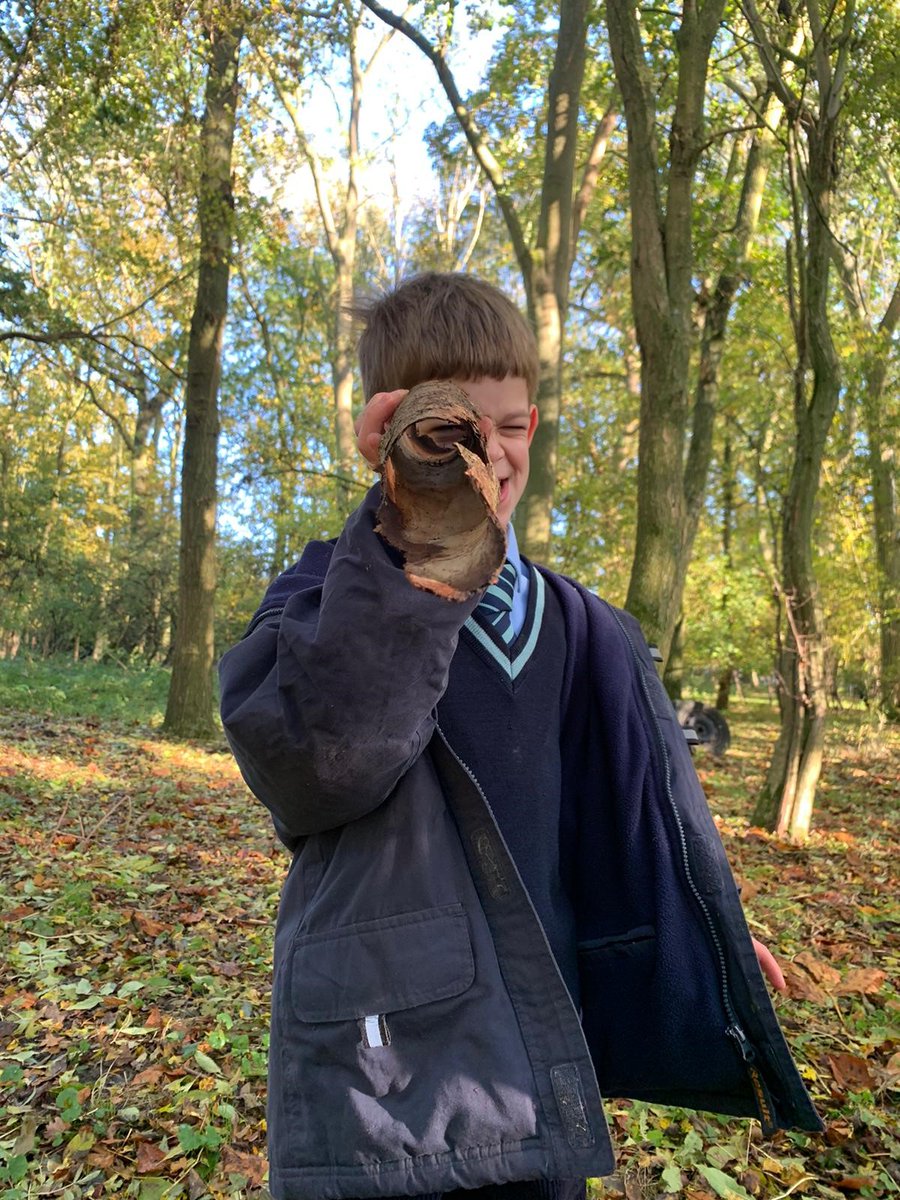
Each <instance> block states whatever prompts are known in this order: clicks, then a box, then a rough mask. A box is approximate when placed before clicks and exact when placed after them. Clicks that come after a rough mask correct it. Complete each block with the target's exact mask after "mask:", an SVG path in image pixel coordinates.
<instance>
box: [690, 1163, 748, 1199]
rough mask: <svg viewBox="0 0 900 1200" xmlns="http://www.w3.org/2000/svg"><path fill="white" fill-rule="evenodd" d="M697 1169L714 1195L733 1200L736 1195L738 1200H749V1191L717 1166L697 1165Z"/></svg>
mask: <svg viewBox="0 0 900 1200" xmlns="http://www.w3.org/2000/svg"><path fill="white" fill-rule="evenodd" d="M698 1170H699V1171H700V1174H701V1175H702V1176H703V1178H704V1179H705V1180H706V1182H707V1183H708V1184H709V1186H710V1187H711V1188H712V1189H713V1191H714V1192H715V1193H716V1195H717V1196H722V1197H723V1200H734V1198H735V1197H736V1196H737V1197H739V1200H750V1194H749V1192H747V1191H746V1189H745V1188H743V1187H742V1186H741V1184H739V1183H738V1181H737V1180H736V1179H733V1178H732V1177H731V1176H730V1175H726V1174H725V1172H724V1171H720V1170H719V1168H718V1167H699V1168H698Z"/></svg>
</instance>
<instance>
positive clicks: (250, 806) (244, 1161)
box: [0, 700, 900, 1200]
mask: <svg viewBox="0 0 900 1200" xmlns="http://www.w3.org/2000/svg"><path fill="white" fill-rule="evenodd" d="M729 721H730V723H731V725H732V730H733V734H734V741H733V747H732V750H731V752H730V753H729V754H728V755H727V756H725V757H723V758H722V759H719V760H713V759H712V758H711V757H704V755H703V752H702V751H701V752H700V753H699V754H698V757H697V759H696V762H697V766H698V769H699V770H700V774H701V778H702V780H703V784H704V788H705V790H706V792H707V795H708V797H709V800H710V805H711V808H712V811H713V814H714V816H715V818H716V822H717V824H718V826H719V828H720V831H721V833H722V836H723V838H724V840H725V844H726V848H727V850H728V853H729V856H730V859H731V862H732V864H733V866H734V868H735V872H736V874H737V876H738V878H739V882H741V883H742V887H743V897H744V902H745V905H746V908H747V914H748V919H749V921H750V926H751V930H752V931H753V932H754V934H755V935H756V936H757V937H759V938H760V939H761V940H763V941H767V942H768V944H769V945H770V947H771V948H772V949H773V951H774V952H775V953H776V955H777V956H778V957H779V959H780V961H781V962H782V965H783V966H784V968H785V975H786V978H787V981H788V993H787V995H785V996H779V997H777V998H776V1001H775V1003H776V1007H777V1009H778V1011H779V1016H780V1019H781V1021H782V1024H783V1026H784V1029H785V1032H786V1034H787V1037H788V1040H789V1042H790V1044H791V1047H792V1049H793V1051H794V1053H795V1055H796V1057H797V1060H798V1063H799V1065H800V1069H801V1073H802V1074H803V1077H804V1079H805V1080H806V1082H807V1085H808V1086H809V1088H810V1090H811V1092H812V1095H813V1098H814V1100H815V1102H816V1104H817V1106H818V1108H819V1111H820V1113H821V1114H822V1116H823V1119H824V1120H825V1122H826V1129H825V1132H824V1134H822V1135H821V1136H810V1135H808V1134H803V1133H795V1132H792V1131H788V1132H784V1131H782V1132H779V1133H777V1134H776V1135H775V1136H774V1137H772V1138H769V1139H763V1138H762V1136H761V1134H760V1129H759V1126H758V1125H757V1124H756V1123H755V1122H749V1121H733V1120H727V1119H725V1118H720V1117H716V1116H713V1115H710V1114H707V1113H696V1112H691V1111H688V1110H681V1109H671V1108H668V1109H667V1108H662V1107H658V1106H653V1105H648V1104H643V1103H637V1102H629V1101H624V1100H616V1099H612V1100H610V1101H609V1102H608V1105H607V1108H608V1113H609V1118H610V1125H611V1128H612V1131H613V1135H614V1138H615V1141H616V1143H617V1148H618V1153H619V1166H618V1170H617V1173H616V1175H615V1176H613V1177H611V1178H609V1179H605V1180H596V1181H592V1183H591V1195H592V1196H593V1197H597V1198H599V1197H625V1198H626V1200H640V1198H642V1197H655V1196H663V1195H679V1196H685V1197H687V1198H688V1200H715V1198H716V1197H725V1198H726V1200H728V1198H730V1197H737V1198H740V1200H745V1198H746V1197H764V1198H768V1200H775V1198H776V1197H777V1198H778V1200H786V1197H788V1196H803V1195H806V1196H814V1197H841V1196H845V1197H846V1196H850V1195H852V1196H860V1197H882V1196H889V1195H896V1194H898V1192H900V1166H898V1164H900V1132H898V1128H897V1122H896V1108H895V1103H896V1097H897V1086H898V1083H900V1035H898V1028H897V1014H898V1008H900V1005H898V997H897V992H896V989H895V987H894V982H895V980H896V968H897V962H898V947H897V940H896V934H897V928H898V907H897V895H898V888H897V872H896V866H895V864H896V861H897V845H896V828H897V821H896V817H897V800H898V787H897V782H896V779H897V771H896V764H897V761H898V751H900V731H898V730H896V729H893V730H892V729H890V727H888V728H886V729H883V730H879V729H878V728H877V726H875V725H874V724H873V723H872V722H871V720H870V718H869V717H868V715H867V714H863V713H859V712H856V713H853V712H846V711H845V712H842V713H838V714H834V715H833V718H832V724H831V730H830V746H829V755H828V765H827V767H826V773H825V777H824V779H823V783H822V787H821V790H820V797H819V808H818V810H817V812H816V815H815V821H814V831H813V834H812V836H811V837H810V839H809V841H808V842H807V843H806V844H805V845H804V846H794V845H791V844H789V843H786V842H781V841H778V840H777V839H775V838H774V837H773V836H772V835H770V834H768V833H766V832H765V831H763V830H759V829H754V828H752V827H751V826H750V824H749V821H748V819H747V817H746V814H747V813H749V812H750V810H751V808H752V800H753V795H752V790H751V789H752V788H753V787H754V786H757V785H758V782H759V781H760V780H761V778H762V773H763V771H764V769H765V765H766V760H767V755H768V752H769V749H770V747H771V745H772V741H773V733H774V726H773V717H772V714H771V710H770V709H769V708H768V707H762V706H757V705H755V704H754V703H753V701H752V700H751V701H747V702H745V703H743V704H742V705H741V706H740V707H739V708H737V709H736V710H735V711H732V712H730V713H729ZM0 830H2V841H0V961H2V962H3V964H4V969H3V975H2V981H0V1006H2V1007H0V1200H30V1198H31V1197H39V1196H51V1195H52V1196H54V1197H62V1198H63V1200H78V1198H80V1197H104V1196H110V1195H118V1194H123V1195H126V1196H131V1197H136V1198H137V1200H181V1198H185V1200H202V1198H203V1197H207V1196H208V1197H211V1198H212V1200H218V1198H220V1197H222V1198H224V1197H244V1198H246V1200H263V1198H264V1197H267V1195H268V1193H267V1191H266V1190H265V1182H266V1171H267V1167H266V1159H265V1073H266V1049H267V1040H268V1033H267V1023H268V1006H269V979H270V969H271V954H272V934H273V927H274V919H275V913H276V907H277V900H278V892H279V889H280V885H281V881H282V878H283V874H284V871H285V868H286V865H287V859H286V855H285V853H284V851H283V850H282V849H281V847H280V844H279V843H278V842H277V841H276V839H275V837H274V835H273V833H272V831H271V827H270V825H269V822H268V819H267V816H266V814H265V812H264V810H263V809H262V807H261V806H260V805H258V804H257V803H256V802H255V801H253V799H252V798H251V797H250V796H249V795H248V793H247V791H246V789H245V787H244V785H243V783H242V781H241V779H240V777H239V775H238V772H237V770H236V768H235V766H234V764H233V762H232V760H231V758H230V756H229V755H228V753H227V752H226V751H225V749H224V746H212V747H203V746H198V745H189V744H182V743H173V742H167V741H164V740H162V739H160V738H159V737H157V736H156V735H155V734H154V733H152V732H150V731H148V730H140V729H138V730H135V729H133V728H131V729H129V728H127V727H125V726H124V725H123V726H121V727H119V726H118V725H116V724H115V723H114V722H111V723H108V725H107V727H105V728H103V729H101V728H100V727H99V725H98V723H97V722H96V721H91V720H87V719H78V718H66V717H61V716H54V717H38V716H34V715H29V714H23V713H9V712H7V713H6V714H4V715H3V716H0ZM892 980H893V981H894V982H892Z"/></svg>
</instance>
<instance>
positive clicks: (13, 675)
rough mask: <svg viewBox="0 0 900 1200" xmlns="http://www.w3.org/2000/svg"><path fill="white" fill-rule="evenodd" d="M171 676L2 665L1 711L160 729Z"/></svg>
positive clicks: (40, 663) (66, 665) (111, 668)
mask: <svg viewBox="0 0 900 1200" xmlns="http://www.w3.org/2000/svg"><path fill="white" fill-rule="evenodd" d="M169 675H170V672H169V670H168V668H166V667H129V668H128V669H127V670H126V669H123V668H122V667H120V666H115V665H110V664H108V663H94V662H90V661H86V662H77V663H76V662H73V661H72V660H71V659H61V658H54V659H48V660H42V659H27V658H15V659H5V660H0V707H2V709H3V710H4V711H6V712H21V713H31V714H40V715H42V716H47V717H84V718H87V719H91V720H97V721H109V720H112V721H116V722H120V723H124V724H130V725H146V726H149V727H151V728H157V727H158V726H160V725H161V724H162V719H163V714H164V713H165V708H166V693H167V691H168V687H169Z"/></svg>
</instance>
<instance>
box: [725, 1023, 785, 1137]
mask: <svg viewBox="0 0 900 1200" xmlns="http://www.w3.org/2000/svg"><path fill="white" fill-rule="evenodd" d="M725 1032H726V1033H727V1034H728V1036H729V1037H733V1038H734V1040H735V1041H736V1042H737V1044H738V1048H739V1050H740V1052H741V1058H743V1060H744V1063H745V1064H746V1067H747V1074H748V1075H749V1076H750V1084H751V1086H752V1088H753V1095H754V1096H755V1097H756V1107H757V1108H758V1109H759V1123H760V1125H761V1126H762V1131H763V1134H764V1135H765V1136H766V1137H768V1136H769V1135H770V1134H772V1133H774V1132H775V1130H776V1129H777V1128H779V1122H777V1121H776V1119H775V1104H774V1101H773V1099H772V1093H771V1092H770V1091H769V1088H768V1086H767V1084H766V1081H765V1080H764V1079H763V1077H762V1073H761V1071H760V1070H759V1068H758V1067H756V1066H755V1065H754V1064H755V1062H756V1051H755V1050H754V1049H753V1046H752V1045H751V1044H750V1039H749V1038H748V1037H747V1035H746V1033H744V1031H743V1029H741V1027H740V1025H738V1023H737V1022H736V1021H735V1022H734V1024H733V1025H729V1026H728V1028H727V1029H726V1030H725Z"/></svg>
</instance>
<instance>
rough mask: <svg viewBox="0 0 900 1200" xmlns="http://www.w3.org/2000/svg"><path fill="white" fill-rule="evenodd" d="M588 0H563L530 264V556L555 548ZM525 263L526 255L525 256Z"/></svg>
mask: <svg viewBox="0 0 900 1200" xmlns="http://www.w3.org/2000/svg"><path fill="white" fill-rule="evenodd" d="M588 12H589V5H588V4H587V0H561V2H560V7H559V33H558V35H557V39H556V53H555V56H554V59H553V69H552V71H551V73H550V81H549V85H548V89H547V134H546V139H545V146H544V175H543V180H542V184H541V214H540V218H539V221H538V236H537V244H536V246H535V248H534V251H533V253H532V254H531V256H530V268H529V269H527V270H523V276H524V278H525V286H526V290H527V291H528V304H529V309H530V311H531V314H532V321H533V323H534V328H535V334H536V337H537V344H538V356H539V359H540V364H541V373H540V383H539V386H538V394H537V406H538V411H539V412H540V422H539V423H538V427H537V429H536V431H535V436H534V441H533V442H532V445H531V470H530V474H529V480H528V487H527V488H526V491H525V495H524V497H523V498H522V513H521V516H520V519H519V521H518V522H517V528H520V529H521V531H522V547H523V550H524V552H525V553H526V554H527V555H529V556H530V557H531V558H534V559H537V560H539V561H542V562H546V560H547V558H548V557H549V554H550V543H551V540H552V534H553V529H552V524H553V494H554V491H555V488H556V470H557V461H556V460H557V447H558V445H559V419H560V411H561V397H562V365H563V350H564V338H565V328H566V318H567V314H568V307H569V278H570V275H571V272H572V260H573V258H574V246H573V243H572V221H573V206H574V200H575V151H576V147H577V142H578V114H579V111H580V106H581V85H582V81H583V79H584V65H585V57H586V51H587V31H588ZM520 266H522V263H520Z"/></svg>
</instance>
